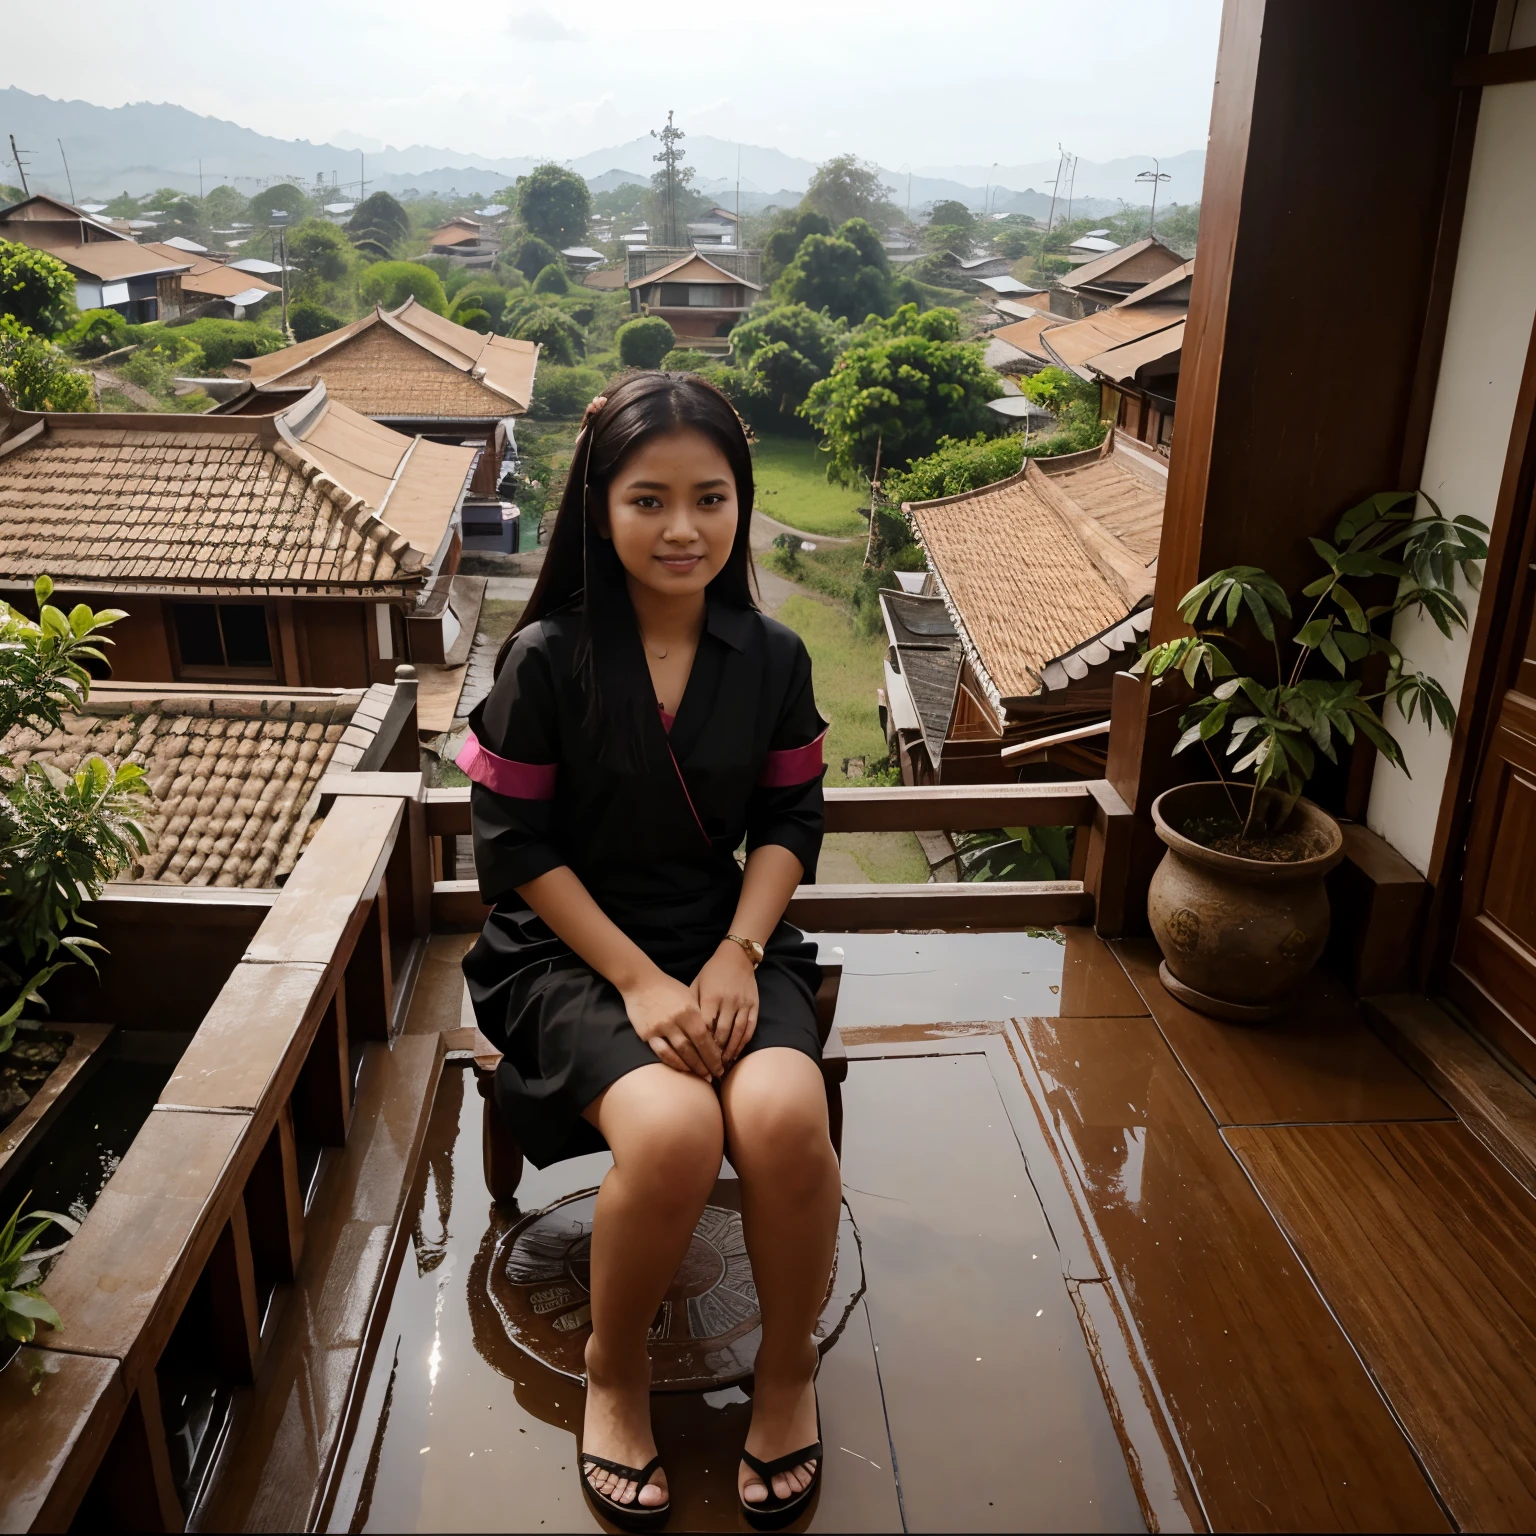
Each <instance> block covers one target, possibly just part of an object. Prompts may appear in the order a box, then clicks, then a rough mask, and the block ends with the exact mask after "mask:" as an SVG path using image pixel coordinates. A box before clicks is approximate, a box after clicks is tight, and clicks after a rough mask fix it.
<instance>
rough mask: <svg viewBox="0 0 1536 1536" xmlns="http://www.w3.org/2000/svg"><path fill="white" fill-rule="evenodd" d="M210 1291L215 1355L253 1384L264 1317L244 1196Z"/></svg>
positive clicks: (212, 1265) (219, 1252) (218, 1249)
mask: <svg viewBox="0 0 1536 1536" xmlns="http://www.w3.org/2000/svg"><path fill="white" fill-rule="evenodd" d="M208 1289H209V1297H210V1300H211V1302H212V1306H213V1353H214V1357H215V1359H216V1360H217V1362H218V1367H219V1370H220V1372H221V1373H222V1374H224V1375H226V1376H228V1377H229V1378H230V1379H231V1380H233V1381H237V1382H239V1383H241V1384H242V1385H249V1384H250V1383H251V1382H253V1381H255V1379H256V1367H257V1363H258V1359H257V1357H258V1356H259V1354H260V1352H261V1321H260V1317H259V1309H258V1306H257V1300H256V1265H255V1260H254V1258H253V1257H252V1253H251V1232H250V1228H249V1226H248V1225H247V1223H246V1218H245V1201H244V1199H237V1200H236V1201H235V1206H234V1209H233V1210H232V1211H231V1212H230V1216H229V1220H228V1221H227V1222H225V1224H224V1230H223V1232H222V1233H221V1234H220V1235H219V1240H218V1242H217V1243H215V1244H214V1247H213V1253H212V1254H211V1255H210V1256H209V1259H208Z"/></svg>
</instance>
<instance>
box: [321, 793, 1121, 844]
mask: <svg viewBox="0 0 1536 1536" xmlns="http://www.w3.org/2000/svg"><path fill="white" fill-rule="evenodd" d="M323 787H324V785H323V784H322V788H323ZM826 803H827V831H828V832H972V831H978V830H980V829H983V828H986V827H1086V826H1088V825H1090V824H1091V823H1092V821H1093V816H1094V806H1093V795H1092V792H1091V790H1090V789H1089V787H1088V782H1087V781H1077V782H1073V783H1066V784H935V785H928V786H925V787H923V788H918V789H912V788H908V787H906V786H905V785H892V786H891V787H889V788H884V787H882V788H877V789H829V790H828V791H827V792H826ZM469 831H470V823H469V791H468V790H467V789H429V790H428V791H427V835H428V836H429V837H463V836H466V835H467V834H468V833H469Z"/></svg>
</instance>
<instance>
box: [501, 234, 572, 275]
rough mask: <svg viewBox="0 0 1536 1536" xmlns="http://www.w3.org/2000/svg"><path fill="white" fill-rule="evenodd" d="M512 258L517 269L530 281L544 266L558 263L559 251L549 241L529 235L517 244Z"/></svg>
mask: <svg viewBox="0 0 1536 1536" xmlns="http://www.w3.org/2000/svg"><path fill="white" fill-rule="evenodd" d="M512 260H513V264H514V265H515V266H516V267H517V270H518V271H519V272H521V273H522V274H523V276H524V277H526V278H527V279H528V281H529V282H530V283H531V282H532V281H533V280H534V278H536V277H537V276H538V275H539V273H540V272H542V271H543V270H544V269H545V268H546V267H548V266H552V265H553V266H558V265H559V263H560V252H559V251H557V250H556V249H555V248H554V246H552V245H551V244H550V243H549V241H547V240H540V239H539V237H538V236H537V235H529V236H528V237H527V238H526V239H525V240H524V241H523V242H522V244H521V245H519V246H518V248H517V254H516V256H514V257H513V258H512Z"/></svg>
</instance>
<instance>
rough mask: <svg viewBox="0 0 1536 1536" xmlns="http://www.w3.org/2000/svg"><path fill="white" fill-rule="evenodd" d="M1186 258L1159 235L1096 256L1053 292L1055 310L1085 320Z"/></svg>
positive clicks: (1073, 271)
mask: <svg viewBox="0 0 1536 1536" xmlns="http://www.w3.org/2000/svg"><path fill="white" fill-rule="evenodd" d="M1183 264H1184V258H1183V257H1182V256H1181V255H1179V253H1178V252H1177V251H1176V250H1174V249H1173V248H1172V247H1171V246H1167V245H1164V244H1163V242H1162V241H1161V240H1159V239H1158V238H1157V237H1156V236H1155V235H1149V236H1148V237H1147V238H1146V239H1145V240H1136V241H1133V242H1132V243H1131V244H1130V245H1123V246H1121V247H1119V249H1117V250H1112V251H1106V252H1104V253H1103V254H1102V255H1100V256H1094V257H1092V258H1091V259H1090V260H1088V261H1085V262H1084V263H1083V264H1082V265H1081V266H1079V267H1076V268H1074V269H1073V270H1072V271H1071V272H1069V273H1067V274H1066V276H1065V277H1063V278H1061V279H1060V280H1059V281H1058V283H1057V284H1056V286H1055V287H1054V288H1053V289H1052V290H1051V308H1052V309H1053V310H1054V311H1055V312H1056V313H1057V314H1059V315H1061V316H1062V317H1063V318H1065V319H1068V320H1081V319H1082V318H1083V316H1085V315H1091V314H1093V313H1094V311H1095V310H1099V309H1106V308H1108V307H1109V306H1110V305H1112V304H1118V303H1119V302H1120V300H1121V299H1124V298H1129V297H1130V295H1131V294H1133V293H1135V291H1136V290H1137V289H1138V288H1144V287H1145V286H1146V285H1147V284H1148V283H1150V282H1153V281H1154V280H1155V279H1157V278H1159V277H1161V276H1162V275H1163V274H1164V273H1165V272H1171V271H1172V270H1173V269H1174V268H1175V267H1179V266H1182V265H1183Z"/></svg>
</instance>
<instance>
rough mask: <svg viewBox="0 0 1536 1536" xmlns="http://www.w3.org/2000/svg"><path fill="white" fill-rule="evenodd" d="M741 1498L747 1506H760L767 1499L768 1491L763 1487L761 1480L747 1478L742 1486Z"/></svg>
mask: <svg viewBox="0 0 1536 1536" xmlns="http://www.w3.org/2000/svg"><path fill="white" fill-rule="evenodd" d="M741 1496H742V1498H743V1499H745V1500H746V1502H747V1503H748V1504H761V1503H762V1502H763V1500H764V1499H766V1498H767V1497H768V1490H767V1488H765V1487H764V1486H763V1483H762V1481H761V1479H759V1478H757V1477H749V1478H748V1479H747V1481H746V1482H745V1483H744V1484H742V1489H741Z"/></svg>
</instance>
